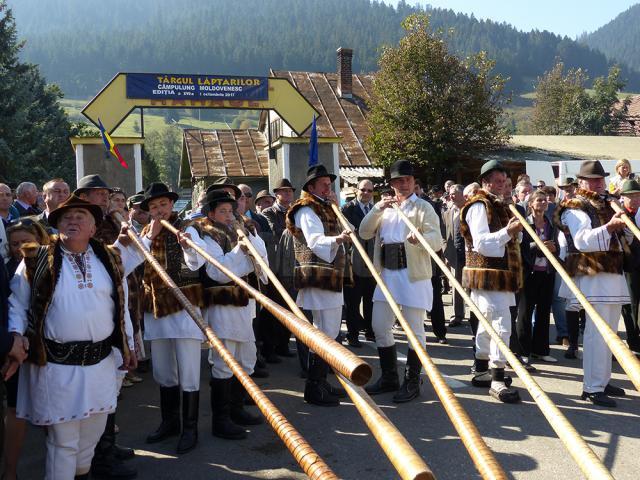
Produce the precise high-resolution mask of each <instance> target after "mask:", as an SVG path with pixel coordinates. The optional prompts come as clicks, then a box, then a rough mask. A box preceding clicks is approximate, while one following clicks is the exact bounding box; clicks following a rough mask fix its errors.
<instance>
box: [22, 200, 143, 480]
mask: <svg viewBox="0 0 640 480" xmlns="http://www.w3.org/2000/svg"><path fill="white" fill-rule="evenodd" d="M70 208H85V209H87V210H89V212H91V213H92V215H93V216H94V217H95V219H96V223H99V222H100V220H101V216H102V212H101V210H100V208H99V207H97V206H95V205H91V204H89V203H88V202H85V201H83V200H81V199H79V198H77V197H75V196H71V197H70V198H69V199H68V200H67V201H65V202H64V203H63V204H61V205H60V206H59V207H58V208H57V209H56V210H54V211H53V212H51V215H50V216H49V221H50V222H51V225H52V226H53V227H54V228H56V227H57V222H58V220H59V218H60V216H61V215H62V214H63V213H64V212H65V211H66V210H68V209H70ZM116 246H117V245H116ZM116 246H113V247H112V246H104V245H103V244H102V243H100V242H98V241H96V240H93V239H91V240H90V241H89V245H88V248H87V250H86V251H85V252H82V253H72V252H70V251H68V250H67V249H65V247H64V245H63V243H62V241H60V240H58V241H57V242H55V243H53V244H51V245H49V246H37V245H27V246H26V247H25V248H24V250H23V253H24V260H23V261H22V262H21V264H20V266H19V267H18V270H17V271H16V274H15V276H14V277H13V279H12V282H11V288H12V292H13V294H12V295H11V298H10V330H11V331H13V332H18V333H20V334H25V335H26V336H27V338H28V339H29V343H30V355H29V363H28V364H25V365H23V367H22V368H21V369H20V375H21V378H20V382H19V394H18V405H17V409H16V415H17V416H18V417H19V418H24V419H26V420H28V421H30V422H31V423H33V424H35V425H44V426H46V427H47V430H48V435H47V441H46V443H47V461H46V478H47V479H70V478H74V476H75V475H83V474H86V473H87V472H88V471H89V468H90V466H91V459H92V457H93V455H94V449H95V448H96V445H97V444H98V440H99V439H100V437H101V435H102V434H103V432H104V429H105V425H106V423H107V414H108V413H111V412H113V411H114V410H115V408H116V402H117V392H118V382H117V379H116V369H117V367H119V366H120V364H121V361H119V360H118V359H119V358H122V357H121V356H120V355H122V356H124V357H128V356H129V355H130V354H131V349H132V348H133V340H132V338H131V333H132V328H131V323H130V321H129V320H128V317H127V316H126V315H125V302H126V294H125V292H126V283H125V282H124V281H123V278H124V276H125V275H126V274H127V273H128V272H129V271H131V270H132V269H133V268H134V266H135V263H136V262H135V259H133V260H132V258H133V257H131V256H128V255H121V254H120V251H119V249H118V248H115V247H116ZM122 260H126V263H125V265H124V266H123V263H122ZM88 313H90V315H88ZM116 350H117V351H118V352H119V354H117V355H116V353H115V352H116Z"/></svg>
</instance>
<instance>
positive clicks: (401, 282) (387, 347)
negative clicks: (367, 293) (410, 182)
mask: <svg viewBox="0 0 640 480" xmlns="http://www.w3.org/2000/svg"><path fill="white" fill-rule="evenodd" d="M405 176H413V167H412V166H411V163H409V162H408V161H406V160H399V161H397V162H395V163H394V164H393V165H392V166H391V179H394V178H400V177H405ZM400 209H401V210H402V212H403V213H404V214H405V215H406V216H407V217H409V219H410V220H411V222H412V223H413V225H415V226H416V227H417V228H418V229H419V230H420V231H421V232H422V234H423V236H424V238H425V239H426V240H427V242H428V243H429V245H430V246H431V247H432V248H433V249H434V250H438V249H439V248H441V246H442V235H441V233H440V221H439V219H438V216H437V215H436V212H435V210H434V209H433V207H432V206H431V205H430V204H429V203H428V202H426V201H425V200H422V199H421V198H419V197H418V196H417V195H416V194H415V193H414V194H412V195H411V196H410V197H409V198H407V199H406V200H405V201H404V202H402V204H400ZM409 233H410V230H409V227H407V225H406V224H405V223H404V221H403V220H402V218H401V217H400V214H399V213H398V212H397V211H396V210H395V209H394V208H386V209H381V208H380V207H379V206H378V205H377V204H376V205H374V207H373V209H372V210H371V211H370V212H369V213H368V214H367V216H365V217H364V219H363V220H362V223H361V224H360V236H361V237H362V238H363V239H365V240H366V239H370V238H374V237H375V246H374V253H373V262H374V265H375V267H376V269H377V270H378V271H379V272H380V275H381V277H382V279H383V281H384V283H385V285H386V286H387V287H388V288H389V291H390V292H391V294H392V295H393V298H394V299H395V301H396V302H397V303H398V305H400V306H401V308H402V313H403V315H404V317H405V318H406V320H407V322H408V323H409V325H410V326H411V330H412V331H413V333H414V334H415V335H416V337H417V338H418V339H419V341H420V343H421V344H422V346H423V347H424V346H425V345H426V335H425V331H424V314H425V310H431V308H432V302H433V290H432V285H431V276H432V273H433V272H432V265H431V257H430V256H429V254H428V253H427V251H426V250H425V249H424V247H423V246H422V245H421V244H415V245H414V244H411V243H410V242H409V241H408V240H407V236H408V234H409ZM394 321H395V316H394V314H393V311H392V310H391V307H390V305H389V303H388V302H387V299H386V298H385V296H384V294H383V293H382V290H381V289H380V287H379V286H377V287H376V289H375V291H374V294H373V322H372V325H373V332H374V334H375V337H376V344H377V346H378V354H379V356H380V366H381V368H382V375H381V377H380V378H379V379H378V381H377V382H376V383H374V384H373V385H370V386H368V387H367V388H366V390H367V392H369V393H371V394H378V393H384V392H391V391H396V390H398V388H399V387H400V385H399V381H398V372H397V353H396V346H395V339H394V337H393V331H392V329H393V324H394ZM421 369H422V366H421V363H420V360H419V358H418V355H417V354H416V352H415V350H413V349H412V348H411V347H409V351H408V354H407V364H406V369H405V375H404V381H403V384H402V387H400V389H399V390H398V392H397V393H396V395H395V396H394V397H393V401H394V402H397V403H403V402H408V401H410V400H412V399H414V398H416V397H417V396H418V395H419V394H420V371H421Z"/></svg>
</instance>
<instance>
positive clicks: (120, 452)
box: [104, 413, 136, 460]
mask: <svg viewBox="0 0 640 480" xmlns="http://www.w3.org/2000/svg"><path fill="white" fill-rule="evenodd" d="M104 430H105V432H106V431H109V433H110V434H111V433H113V435H115V438H116V440H117V436H118V435H117V434H116V414H115V413H110V414H109V416H108V417H107V425H106V427H105V428H104ZM113 453H114V454H115V456H116V457H117V458H119V459H120V460H129V459H130V458H133V457H135V456H136V452H134V450H133V448H129V447H123V446H122V445H118V443H117V441H116V443H114V444H113Z"/></svg>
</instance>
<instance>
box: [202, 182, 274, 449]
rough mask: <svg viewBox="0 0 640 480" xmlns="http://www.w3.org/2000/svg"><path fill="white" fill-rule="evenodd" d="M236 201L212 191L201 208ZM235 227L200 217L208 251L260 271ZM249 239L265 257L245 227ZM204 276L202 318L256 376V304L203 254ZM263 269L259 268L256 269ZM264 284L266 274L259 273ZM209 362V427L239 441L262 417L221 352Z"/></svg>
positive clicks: (241, 270) (241, 272)
mask: <svg viewBox="0 0 640 480" xmlns="http://www.w3.org/2000/svg"><path fill="white" fill-rule="evenodd" d="M221 203H230V204H232V205H233V206H234V209H235V205H236V202H235V200H234V199H233V198H232V197H231V196H229V194H228V193H227V192H225V191H223V190H212V191H210V192H209V193H208V194H207V196H206V197H205V200H204V204H203V209H202V212H203V213H204V214H205V215H208V214H209V212H211V211H213V210H214V209H215V208H216V206H217V205H220V204H221ZM235 225H237V223H236V224H234V227H229V226H227V225H224V224H221V223H218V222H215V221H213V220H211V219H209V218H208V217H205V218H202V219H200V220H198V228H199V229H200V231H201V233H202V236H203V241H204V244H205V247H204V248H205V250H206V251H207V253H209V254H210V255H211V256H212V257H214V258H215V259H216V260H217V261H218V262H220V263H221V264H222V265H224V266H225V267H227V268H228V269H230V270H231V271H232V272H233V273H235V274H236V275H238V276H240V277H244V278H245V279H246V278H247V276H248V275H249V274H250V273H252V272H254V271H256V268H255V266H254V263H253V261H252V260H251V258H250V257H249V256H248V255H247V254H246V253H245V252H244V251H243V250H242V249H241V248H240V244H239V243H238V239H237V234H236V232H235ZM247 238H248V239H249V241H250V242H251V243H252V244H253V246H254V247H256V249H257V250H258V252H260V255H261V256H262V258H263V259H264V260H265V261H268V260H267V250H266V247H265V244H264V241H263V240H262V239H261V238H260V237H259V236H258V235H256V234H254V233H252V232H249V231H247ZM198 259H199V265H200V278H201V281H202V285H203V287H204V295H205V297H207V298H209V301H208V303H209V305H210V306H209V307H208V308H207V309H206V310H204V317H205V319H206V320H207V323H208V324H209V326H210V327H211V328H212V329H213V331H214V332H215V334H216V335H217V336H218V338H220V340H221V341H222V343H224V345H225V347H226V348H227V349H228V350H229V351H230V352H231V353H232V354H233V356H234V358H235V359H236V360H237V361H238V363H240V365H241V366H242V368H243V369H244V370H245V371H246V372H247V373H248V374H252V373H253V369H254V365H255V363H256V344H255V335H254V331H253V326H252V320H253V317H254V316H255V303H254V301H250V299H249V295H248V294H247V292H246V291H245V290H243V289H242V288H241V287H240V286H238V285H236V284H235V283H233V282H232V281H231V280H230V279H229V278H228V277H227V276H226V275H224V274H223V273H222V272H221V271H220V270H218V269H217V268H216V267H215V266H213V265H211V264H210V263H205V260H204V258H202V257H200V256H199V257H198ZM258 270H259V269H258ZM261 277H262V278H261V280H262V281H264V282H266V281H267V280H266V276H264V275H261ZM209 364H210V365H211V381H210V385H211V411H212V415H211V417H212V418H211V431H212V434H213V435H215V436H217V437H221V438H226V439H230V440H239V439H242V438H245V437H246V436H247V434H246V432H245V429H244V428H242V427H241V426H244V425H258V424H260V423H262V419H261V417H259V416H255V415H252V414H250V413H249V412H247V411H246V410H245V409H244V398H245V390H244V387H243V386H242V384H241V383H240V381H239V380H238V379H237V378H236V377H234V376H233V373H232V371H231V369H230V368H229V366H228V365H227V364H226V362H225V361H224V360H223V359H222V357H221V356H220V354H219V353H218V352H217V351H216V350H213V349H211V350H210V351H209Z"/></svg>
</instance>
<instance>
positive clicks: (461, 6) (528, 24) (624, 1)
mask: <svg viewBox="0 0 640 480" xmlns="http://www.w3.org/2000/svg"><path fill="white" fill-rule="evenodd" d="M384 1H385V3H394V4H397V0H393V1H390V0H384ZM407 3H411V4H420V5H425V4H430V5H431V6H433V7H438V8H449V9H451V10H454V11H456V12H460V13H467V14H471V13H473V14H474V15H475V16H476V18H481V19H491V20H495V21H498V22H507V23H510V24H512V25H513V26H514V27H516V28H518V29H520V30H527V31H528V30H533V29H538V30H549V31H551V32H554V33H558V34H561V35H568V36H569V37H571V38H574V37H576V36H578V35H580V34H581V33H582V32H592V31H594V30H597V29H598V28H599V27H601V26H602V25H604V24H605V23H608V22H609V21H610V20H613V19H614V18H615V17H616V16H618V14H620V13H622V12H624V11H625V10H626V9H628V8H629V7H630V6H632V5H634V4H636V3H639V2H638V0H605V1H603V0H582V1H580V0H408V2H407Z"/></svg>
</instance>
